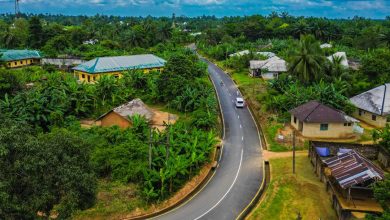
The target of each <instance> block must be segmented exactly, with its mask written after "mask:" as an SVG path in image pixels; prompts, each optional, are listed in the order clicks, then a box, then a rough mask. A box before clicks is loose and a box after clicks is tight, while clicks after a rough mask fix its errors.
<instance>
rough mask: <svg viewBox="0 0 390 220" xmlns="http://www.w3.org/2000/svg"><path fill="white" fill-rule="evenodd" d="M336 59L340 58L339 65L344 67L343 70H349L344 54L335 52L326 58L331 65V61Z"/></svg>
mask: <svg viewBox="0 0 390 220" xmlns="http://www.w3.org/2000/svg"><path fill="white" fill-rule="evenodd" d="M336 57H341V58H342V60H341V65H342V66H344V67H345V68H349V64H348V59H347V54H346V53H345V52H337V53H335V54H333V55H332V56H328V60H329V61H330V62H332V63H333V60H334V58H336Z"/></svg>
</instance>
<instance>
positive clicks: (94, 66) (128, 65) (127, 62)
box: [73, 54, 166, 74]
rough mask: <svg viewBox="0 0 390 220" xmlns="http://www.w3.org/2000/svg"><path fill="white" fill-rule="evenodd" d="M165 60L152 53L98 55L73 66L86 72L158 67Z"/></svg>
mask: <svg viewBox="0 0 390 220" xmlns="http://www.w3.org/2000/svg"><path fill="white" fill-rule="evenodd" d="M165 63H166V61H165V60H164V59H161V58H160V57H157V56H155V55H153V54H141V55H133V56H117V57H99V58H95V59H93V60H90V61H88V62H85V63H83V64H80V65H78V66H76V67H75V68H73V69H74V70H78V71H82V72H87V73H92V74H93V73H104V72H117V71H124V70H133V69H148V68H160V67H163V66H164V65H165Z"/></svg>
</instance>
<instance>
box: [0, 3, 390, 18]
mask: <svg viewBox="0 0 390 220" xmlns="http://www.w3.org/2000/svg"><path fill="white" fill-rule="evenodd" d="M20 10H21V12H23V13H51V14H65V15H80V14H81V15H95V14H97V13H99V14H105V15H120V16H148V15H152V16H158V17H159V16H171V15H172V13H175V14H176V15H177V16H181V15H185V16H189V17H194V16H202V15H215V16H217V17H223V16H237V15H239V16H245V15H253V14H262V15H268V14H270V13H271V12H272V11H276V12H288V13H289V14H291V15H296V16H316V17H328V18H348V17H354V16H356V15H357V16H362V17H369V18H379V19H383V18H385V17H386V16H390V0H20ZM13 11H14V3H13V0H0V13H12V12H13Z"/></svg>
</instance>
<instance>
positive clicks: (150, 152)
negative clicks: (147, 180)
mask: <svg viewBox="0 0 390 220" xmlns="http://www.w3.org/2000/svg"><path fill="white" fill-rule="evenodd" d="M149 130H150V137H149V169H152V144H153V143H152V142H153V131H152V127H150V128H149Z"/></svg>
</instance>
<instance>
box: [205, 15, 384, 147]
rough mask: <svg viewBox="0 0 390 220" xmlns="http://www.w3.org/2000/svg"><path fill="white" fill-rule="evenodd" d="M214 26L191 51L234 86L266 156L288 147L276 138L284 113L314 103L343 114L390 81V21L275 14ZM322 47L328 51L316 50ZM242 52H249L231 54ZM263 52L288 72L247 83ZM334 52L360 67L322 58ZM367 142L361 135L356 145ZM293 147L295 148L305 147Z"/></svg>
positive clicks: (283, 121) (368, 135)
mask: <svg viewBox="0 0 390 220" xmlns="http://www.w3.org/2000/svg"><path fill="white" fill-rule="evenodd" d="M218 22H219V21H216V23H217V24H218V26H211V27H210V28H208V29H206V30H205V31H204V32H203V34H202V35H201V36H200V37H199V38H198V39H197V46H198V48H199V50H200V51H201V53H202V54H203V55H204V56H206V57H208V58H209V59H212V60H214V61H215V62H216V63H218V65H219V66H220V67H222V68H224V69H225V70H226V71H227V72H228V73H229V74H230V75H231V76H232V78H233V79H234V80H235V81H236V83H237V84H238V85H239V87H240V89H241V91H243V95H244V96H245V98H246V100H247V101H248V102H249V104H250V105H251V107H252V108H253V110H254V112H255V115H256V118H257V120H258V121H259V123H260V124H261V126H262V129H263V132H264V134H265V138H266V139H267V145H268V148H269V150H272V151H286V150H289V149H291V146H289V145H291V141H289V142H288V143H287V144H285V143H279V142H278V141H276V139H275V138H276V137H275V136H276V135H275V134H276V132H275V129H276V128H281V127H284V125H285V124H286V123H288V122H289V121H290V118H289V117H290V115H289V114H288V111H289V110H291V109H293V108H295V107H297V106H299V105H301V104H303V103H305V102H308V101H310V100H314V99H315V100H318V101H321V102H323V103H324V104H327V105H330V106H333V107H335V108H337V109H340V110H343V111H344V112H346V113H347V114H349V113H351V112H352V111H353V110H354V107H353V106H352V105H351V104H350V103H349V100H348V99H349V98H350V97H352V96H354V95H356V94H359V93H361V92H363V91H366V90H368V89H370V88H373V87H376V86H378V85H381V84H383V83H386V82H389V81H390V72H389V70H390V69H389V65H388V62H386V61H385V60H386V59H387V58H388V57H389V56H390V50H389V44H388V37H387V36H388V33H390V20H389V19H386V20H381V21H379V20H378V21H374V20H370V19H364V18H359V17H355V18H353V19H350V20H337V19H335V20H331V19H326V18H302V17H293V16H290V15H288V14H286V13H281V14H277V13H273V14H270V15H269V16H267V17H262V16H251V17H247V18H245V19H241V20H235V18H230V19H228V18H226V19H225V20H224V22H220V23H218ZM374 27H375V28H374ZM322 43H330V44H331V45H332V47H331V48H324V49H321V48H320V44H322ZM243 50H249V52H250V53H249V54H246V55H241V56H229V55H230V54H233V53H235V52H239V51H243ZM262 51H263V52H264V51H265V52H273V53H275V54H276V55H277V56H279V57H281V58H283V59H285V60H286V61H287V62H288V63H289V66H288V68H289V69H288V73H287V74H285V75H280V76H279V77H278V78H277V79H275V80H269V81H264V80H262V79H254V78H252V77H250V76H249V70H248V68H249V61H250V60H256V59H260V60H264V59H266V57H262V56H261V55H258V54H256V52H262ZM338 51H344V52H346V54H347V57H348V59H349V60H352V61H355V62H357V63H359V65H358V68H350V69H346V68H344V67H343V66H342V62H343V61H344V60H343V59H342V58H340V59H337V58H336V59H334V61H333V62H330V61H329V60H328V59H326V57H327V56H331V55H332V54H334V53H335V52H338ZM370 136H371V134H364V135H363V136H362V137H361V140H358V141H367V137H370ZM369 139H370V138H369ZM298 144H299V145H300V148H304V146H305V145H306V144H305V143H304V142H301V143H298Z"/></svg>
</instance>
